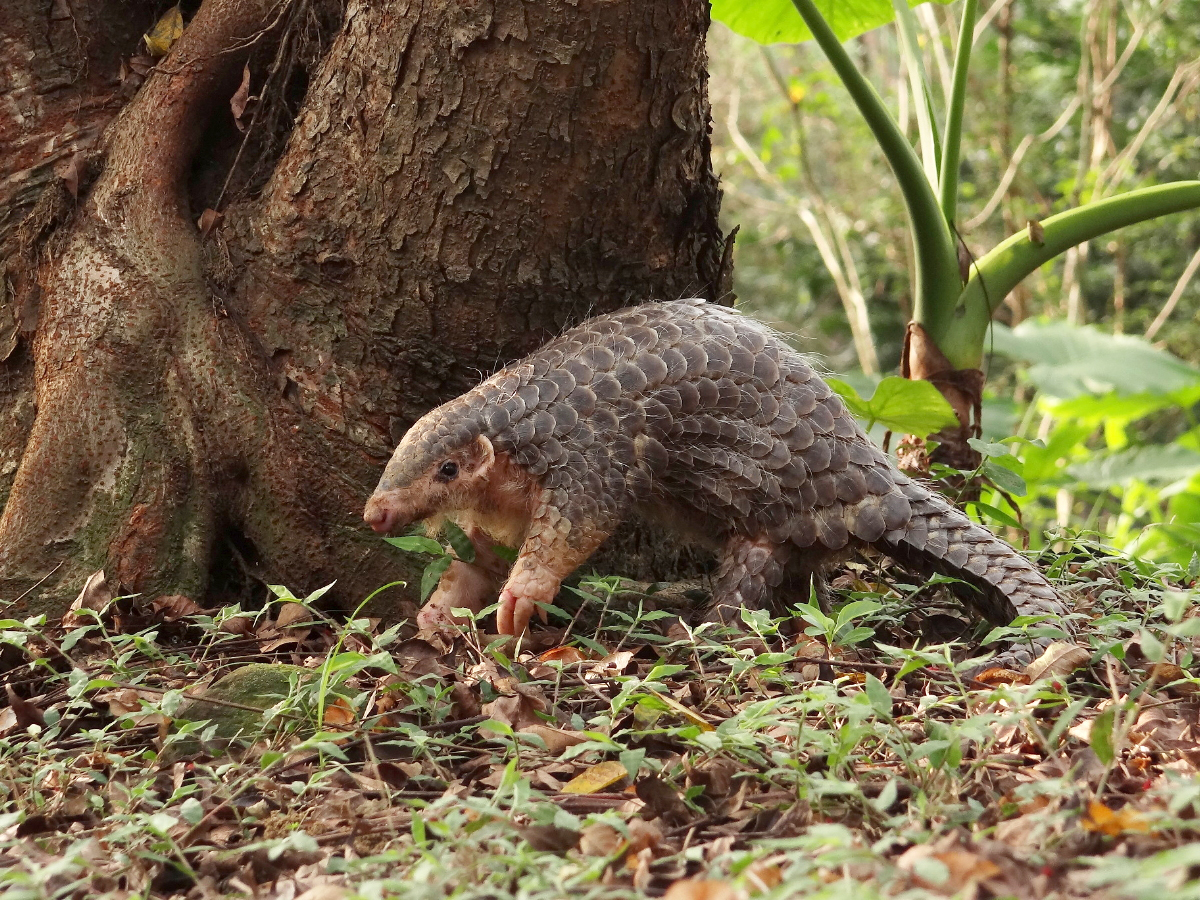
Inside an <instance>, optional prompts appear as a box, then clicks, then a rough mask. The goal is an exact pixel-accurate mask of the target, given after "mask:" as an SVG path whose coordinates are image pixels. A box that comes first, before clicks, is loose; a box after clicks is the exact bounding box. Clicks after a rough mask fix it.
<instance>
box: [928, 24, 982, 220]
mask: <svg viewBox="0 0 1200 900" xmlns="http://www.w3.org/2000/svg"><path fill="white" fill-rule="evenodd" d="M977 7H978V0H966V3H964V4H963V14H962V24H961V25H959V28H958V48H957V50H956V51H955V53H954V81H953V83H952V84H951V86H950V107H949V109H947V110H946V131H945V134H944V136H943V137H942V171H941V172H940V173H939V174H940V177H939V178H938V185H939V187H940V189H941V195H942V215H943V216H945V217H946V221H947V222H950V223H953V222H954V220H955V219H956V218H957V217H958V164H959V159H960V157H959V152H960V150H961V149H962V119H963V106H964V104H965V103H966V98H967V69H968V68H969V67H970V65H971V45H972V44H974V43H975V12H976V8H977Z"/></svg>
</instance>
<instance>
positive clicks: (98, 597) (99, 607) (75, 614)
mask: <svg viewBox="0 0 1200 900" xmlns="http://www.w3.org/2000/svg"><path fill="white" fill-rule="evenodd" d="M112 599H113V592H112V588H110V587H109V586H108V580H107V579H106V578H105V577H104V570H103V569H101V570H100V571H98V572H93V573H92V574H91V575H89V576H88V580H87V581H86V582H84V585H83V590H81V591H80V592H79V596H78V597H76V598H75V602H74V603H72V604H71V609H70V610H69V611H68V612H67V614H66V615H65V616H63V617H62V624H63V628H78V627H79V626H80V625H84V624H86V623H88V622H91V621H94V619H93V617H92V616H81V615H80V614H79V610H81V609H90V610H91V611H92V612H97V613H103V612H104V611H105V610H106V609H108V605H109V604H110V603H112Z"/></svg>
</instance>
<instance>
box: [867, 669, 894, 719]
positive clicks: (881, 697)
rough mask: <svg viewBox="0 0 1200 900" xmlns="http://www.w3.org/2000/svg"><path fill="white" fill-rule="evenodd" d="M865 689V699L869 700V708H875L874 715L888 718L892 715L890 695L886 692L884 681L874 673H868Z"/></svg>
mask: <svg viewBox="0 0 1200 900" xmlns="http://www.w3.org/2000/svg"><path fill="white" fill-rule="evenodd" d="M866 691H867V699H868V700H870V701H871V709H873V710H875V713H876V715H878V716H879V717H880V718H881V719H890V718H891V717H892V695H891V694H889V693H888V689H887V687H886V686H885V685H884V683H883V682H882V681H880V680H879V679H878V678H876V677H875V676H874V675H870V674H868V675H867V683H866Z"/></svg>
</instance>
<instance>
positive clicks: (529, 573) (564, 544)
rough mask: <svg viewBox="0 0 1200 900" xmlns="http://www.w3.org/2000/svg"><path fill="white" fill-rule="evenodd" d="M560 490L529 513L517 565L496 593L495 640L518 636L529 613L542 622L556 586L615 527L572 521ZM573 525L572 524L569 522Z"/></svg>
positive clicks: (600, 519)
mask: <svg viewBox="0 0 1200 900" xmlns="http://www.w3.org/2000/svg"><path fill="white" fill-rule="evenodd" d="M564 495H565V492H564V491H563V490H547V491H546V492H545V493H544V494H543V497H542V500H541V502H540V503H539V504H538V507H537V509H536V510H535V511H534V515H533V521H532V522H531V524H530V530H529V533H528V535H527V537H526V538H525V543H523V544H522V545H521V551H520V553H519V554H518V555H517V561H516V562H515V563H514V564H513V567H512V572H511V573H510V574H509V576H508V581H507V583H506V584H505V585H504V590H502V591H501V592H500V608H499V609H498V610H497V612H496V628H497V630H498V631H499V632H500V633H501V634H512V635H520V634H522V633H524V631H525V628H526V626H528V625H529V619H530V617H532V615H533V613H534V610H537V612H538V615H539V616H540V617H541V619H542V621H543V622H544V621H546V610H545V608H544V605H548V604H550V603H553V601H554V598H555V596H556V595H557V594H558V589H559V586H560V585H561V584H562V580H563V579H564V578H566V577H567V576H568V575H570V574H571V573H572V572H574V571H575V570H576V569H577V568H579V566H580V565H582V564H583V562H584V561H585V560H586V559H587V558H588V557H589V556H591V555H592V553H594V552H595V550H596V548H597V547H599V546H600V545H601V544H602V543H603V542H604V540H605V538H607V537H608V536H609V535H610V534H611V533H612V530H613V528H614V527H615V526H616V518H617V517H616V516H603V515H601V516H597V515H596V514H595V511H594V507H593V509H592V510H591V515H589V516H573V515H571V513H572V512H573V510H572V509H568V508H567V506H568V503H569V501H567V502H564ZM573 520H574V521H573Z"/></svg>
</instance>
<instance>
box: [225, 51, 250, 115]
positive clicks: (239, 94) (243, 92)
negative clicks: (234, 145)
mask: <svg viewBox="0 0 1200 900" xmlns="http://www.w3.org/2000/svg"><path fill="white" fill-rule="evenodd" d="M249 102H250V64H249V63H246V65H245V66H244V67H243V68H242V83H241V84H239V85H238V89H237V90H236V91H234V92H233V96H232V97H230V98H229V108H230V110H232V111H233V124H235V125H236V126H237V129H238V131H245V130H246V126H245V125H243V124H242V116H243V115H245V112H246V104H247V103H249Z"/></svg>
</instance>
